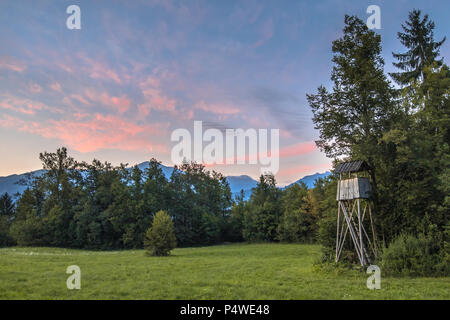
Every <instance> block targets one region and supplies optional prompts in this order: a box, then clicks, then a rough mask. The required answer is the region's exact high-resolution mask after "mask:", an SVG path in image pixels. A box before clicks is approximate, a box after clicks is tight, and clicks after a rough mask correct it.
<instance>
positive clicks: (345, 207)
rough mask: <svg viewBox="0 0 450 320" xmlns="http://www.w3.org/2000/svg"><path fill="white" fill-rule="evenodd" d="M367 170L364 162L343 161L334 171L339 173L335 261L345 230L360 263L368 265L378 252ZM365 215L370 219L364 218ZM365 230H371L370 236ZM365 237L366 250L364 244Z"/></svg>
mask: <svg viewBox="0 0 450 320" xmlns="http://www.w3.org/2000/svg"><path fill="white" fill-rule="evenodd" d="M370 169H371V168H370V166H369V165H368V164H367V163H366V162H365V161H362V160H356V161H349V162H343V163H341V164H339V165H338V166H337V167H336V169H335V170H334V173H335V174H339V180H338V184H337V195H336V200H337V201H338V214H337V231H336V263H337V262H338V261H339V257H340V255H341V252H342V249H343V247H344V243H345V239H346V237H347V234H348V233H349V234H350V238H351V240H352V242H353V245H354V247H355V250H356V253H357V255H358V259H359V261H360V263H361V265H362V266H365V265H366V264H369V263H370V260H371V258H372V257H373V256H376V254H377V250H376V243H375V230H374V227H373V218H372V209H371V206H370V192H371V186H370V179H369V178H368V177H367V172H368V170H370ZM365 175H366V176H365ZM362 207H363V208H362ZM366 216H368V217H369V219H364V218H366ZM366 230H367V231H366ZM368 232H370V233H371V234H370V236H369V234H368ZM366 240H367V243H368V245H369V248H370V249H369V250H368V249H367V248H366V246H365V241H366Z"/></svg>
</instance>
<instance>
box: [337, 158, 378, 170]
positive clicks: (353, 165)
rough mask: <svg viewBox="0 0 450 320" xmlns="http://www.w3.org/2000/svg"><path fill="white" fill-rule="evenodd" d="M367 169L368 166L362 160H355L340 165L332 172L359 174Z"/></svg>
mask: <svg viewBox="0 0 450 320" xmlns="http://www.w3.org/2000/svg"><path fill="white" fill-rule="evenodd" d="M369 169H370V166H369V165H368V164H367V163H366V162H365V161H364V160H355V161H348V162H343V163H340V164H339V165H338V166H337V167H336V169H335V170H334V173H344V172H360V171H366V170H369Z"/></svg>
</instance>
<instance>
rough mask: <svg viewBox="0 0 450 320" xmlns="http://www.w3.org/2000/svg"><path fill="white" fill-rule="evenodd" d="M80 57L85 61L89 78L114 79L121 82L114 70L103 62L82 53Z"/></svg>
mask: <svg viewBox="0 0 450 320" xmlns="http://www.w3.org/2000/svg"><path fill="white" fill-rule="evenodd" d="M81 58H82V59H83V60H84V61H85V62H86V63H87V65H88V68H87V69H86V70H87V71H88V72H89V76H90V77H91V78H93V79H100V80H108V81H114V82H116V83H118V84H122V80H121V79H120V77H119V75H118V73H117V72H116V71H115V70H113V69H111V68H109V67H108V66H106V65H105V64H104V63H102V62H100V61H95V60H93V59H91V58H88V57H86V56H84V55H83V56H81Z"/></svg>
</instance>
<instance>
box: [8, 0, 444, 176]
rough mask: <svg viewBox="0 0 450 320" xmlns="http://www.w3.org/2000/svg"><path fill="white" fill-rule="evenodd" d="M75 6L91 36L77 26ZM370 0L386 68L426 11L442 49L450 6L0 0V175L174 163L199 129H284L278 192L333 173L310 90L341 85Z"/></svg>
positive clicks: (332, 0) (244, 170)
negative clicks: (337, 77) (97, 163)
mask: <svg viewBox="0 0 450 320" xmlns="http://www.w3.org/2000/svg"><path fill="white" fill-rule="evenodd" d="M69 5H78V6H79V7H80V9H81V29H80V30H69V29H68V28H67V26H66V20H67V18H68V17H69V14H67V13H66V8H67V7H68V6H69ZM369 5H378V6H379V7H380V9H381V29H379V30H375V31H376V32H378V33H379V34H381V36H382V46H383V57H384V59H385V62H386V68H385V69H386V72H390V71H393V70H394V68H393V67H392V54H391V53H392V51H395V52H399V51H400V52H403V51H404V48H403V47H402V45H401V44H400V43H399V41H398V40H397V38H396V34H397V32H398V31H400V30H401V27H400V25H401V23H403V22H404V21H405V20H406V19H407V15H408V11H410V10H412V9H414V8H418V9H421V10H422V11H423V12H425V13H428V14H429V15H430V17H431V19H432V20H433V21H434V22H435V24H436V30H435V38H436V39H438V40H440V39H441V38H442V37H443V36H445V35H446V31H448V30H449V29H450V28H449V27H450V19H448V17H449V16H450V6H449V2H448V1H447V0H445V1H435V0H429V1H405V0H397V1H376V0H372V1H361V0H359V1H358V0H354V1H337V0H323V1H303V0H297V1H256V0H255V1H253V0H246V1H244V0H240V1H232V0H227V1H219V0H209V1H206V0H205V1H199V0H189V1H187V0H185V1H170V0H167V1H164V0H146V1H144V0H133V1H114V0H111V1H101V0H98V1H75V0H71V1H62V0H60V1H56V0H54V1H49V0H39V1H27V0H21V1H9V0H8V1H6V0H0V39H1V42H0V176H6V175H10V174H15V173H23V172H28V171H31V170H36V169H40V168H41V167H42V165H41V163H40V161H39V153H40V152H43V151H49V152H54V151H55V150H56V149H57V148H59V147H61V146H66V147H67V148H68V150H69V153H70V155H71V156H73V157H74V158H75V159H77V160H80V161H91V160H92V159H94V158H96V159H100V160H102V161H109V162H112V163H113V164H115V165H118V164H119V163H128V164H130V165H134V164H138V163H140V162H143V161H146V160H149V159H150V158H152V157H155V158H157V159H158V160H160V161H162V163H163V164H164V165H169V166H171V165H173V163H172V162H171V150H172V148H173V146H174V144H175V143H174V142H172V141H171V140H170V136H171V133H172V132H173V131H174V130H175V129H178V128H185V129H187V130H189V131H190V132H192V131H193V125H194V121H195V120H197V121H203V127H204V130H206V129H207V128H218V129H219V130H223V129H224V128H230V129H236V128H243V129H248V128H254V129H269V130H270V129H279V130H280V138H279V139H280V166H279V171H278V172H277V174H276V179H277V181H278V183H279V184H280V185H285V184H288V183H290V182H293V181H295V180H297V179H299V178H301V177H303V176H305V175H308V174H313V173H316V172H324V171H326V170H329V169H330V168H331V162H332V161H331V159H328V158H326V157H325V155H324V154H323V153H322V152H321V151H320V150H319V149H318V148H317V147H316V146H315V143H314V141H315V140H317V139H318V137H319V132H318V131H317V130H315V129H314V124H313V122H312V120H311V117H312V113H311V111H310V107H309V105H308V103H307V101H306V94H307V93H314V92H315V91H316V89H317V87H318V86H320V85H325V86H326V87H330V86H331V81H330V72H331V69H332V63H331V57H332V53H331V42H332V41H333V40H335V39H337V38H339V37H340V35H342V31H341V30H342V28H343V25H344V16H345V14H349V15H357V16H359V17H360V18H361V19H362V20H364V21H366V19H367V18H368V17H369V16H370V14H368V13H366V9H367V7H368V6H369ZM449 51H450V47H449V41H447V42H446V43H445V44H444V45H443V46H442V48H441V56H443V57H444V58H445V57H447V56H448V54H449ZM211 169H214V170H217V171H219V172H222V173H224V174H225V175H241V174H247V175H250V176H251V177H253V178H257V176H258V175H259V173H260V170H259V165H248V164H246V165H237V164H236V165H214V166H211Z"/></svg>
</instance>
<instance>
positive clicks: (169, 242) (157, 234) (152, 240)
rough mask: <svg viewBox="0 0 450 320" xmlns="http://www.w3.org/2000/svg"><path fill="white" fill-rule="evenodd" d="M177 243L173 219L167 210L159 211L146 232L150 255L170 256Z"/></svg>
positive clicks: (147, 247)
mask: <svg viewBox="0 0 450 320" xmlns="http://www.w3.org/2000/svg"><path fill="white" fill-rule="evenodd" d="M176 245H177V240H176V237H175V228H174V226H173V221H172V219H171V218H170V216H169V215H168V214H167V213H166V212H165V211H162V210H161V211H158V212H157V213H156V215H155V217H154V218H153V223H152V226H151V227H150V228H149V229H148V230H147V232H146V234H145V240H144V247H145V249H146V250H147V252H148V254H149V255H152V256H168V255H169V254H170V251H171V250H172V249H173V248H175V247H176Z"/></svg>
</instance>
